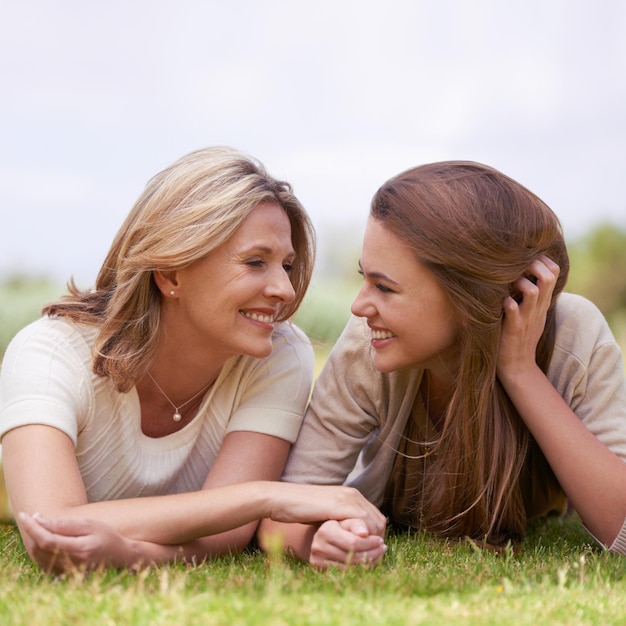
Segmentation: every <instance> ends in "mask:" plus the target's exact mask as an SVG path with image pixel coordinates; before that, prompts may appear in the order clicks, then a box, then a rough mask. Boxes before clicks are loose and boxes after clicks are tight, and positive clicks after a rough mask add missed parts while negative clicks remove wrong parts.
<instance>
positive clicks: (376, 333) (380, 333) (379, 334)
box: [372, 330, 395, 339]
mask: <svg viewBox="0 0 626 626" xmlns="http://www.w3.org/2000/svg"><path fill="white" fill-rule="evenodd" d="M392 337H395V335H394V334H393V333H392V332H391V331H389V330H373V331H372V339H391V338H392Z"/></svg>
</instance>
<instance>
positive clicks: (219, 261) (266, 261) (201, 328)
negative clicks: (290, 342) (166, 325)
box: [173, 202, 295, 359]
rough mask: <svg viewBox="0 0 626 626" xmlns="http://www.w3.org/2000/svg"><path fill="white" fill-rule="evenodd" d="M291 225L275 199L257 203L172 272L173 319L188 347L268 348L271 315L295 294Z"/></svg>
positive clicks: (253, 351)
mask: <svg viewBox="0 0 626 626" xmlns="http://www.w3.org/2000/svg"><path fill="white" fill-rule="evenodd" d="M294 258H295V252H294V249H293V245H292V241H291V224H290V222H289V218H288V217H287V214H286V213H285V210H284V209H283V208H282V207H281V206H280V205H278V204H276V203H270V202H268V203H263V204H260V205H258V206H257V207H256V208H255V209H254V210H253V211H252V212H251V213H250V215H249V216H248V217H247V218H246V219H245V220H244V221H243V222H242V224H241V226H240V227H239V228H238V229H237V230H236V231H235V233H234V234H233V235H232V237H230V239H228V240H227V241H226V242H225V243H223V244H222V245H220V246H219V247H217V248H216V249H215V250H213V251H212V252H210V253H209V254H208V255H207V256H206V257H204V258H203V259H201V260H199V261H196V262H195V263H193V264H191V265H190V266H188V267H186V268H184V269H181V270H178V271H177V272H176V281H177V287H176V292H177V301H176V302H175V303H173V304H174V307H175V309H176V312H175V320H176V324H177V325H178V328H179V329H181V328H182V329H184V331H183V332H184V333H185V334H186V336H187V337H186V339H187V341H188V342H189V343H188V345H191V346H200V345H202V346H204V347H205V348H206V349H207V350H209V353H210V354H212V355H214V356H215V357H216V358H218V359H219V358H222V359H224V358H229V357H231V356H235V355H239V354H247V355H249V356H254V357H264V356H267V355H269V354H270V353H271V350H272V342H271V336H272V332H273V330H274V326H275V318H276V316H277V315H278V313H279V312H280V310H281V308H282V307H283V306H284V305H285V304H286V303H288V302H291V301H292V300H293V299H294V297H295V291H294V288H293V286H292V284H291V279H290V274H291V267H292V264H293V261H294Z"/></svg>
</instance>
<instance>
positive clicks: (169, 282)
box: [152, 270, 178, 298]
mask: <svg viewBox="0 0 626 626" xmlns="http://www.w3.org/2000/svg"><path fill="white" fill-rule="evenodd" d="M152 276H153V277H154V282H155V283H156V286H157V287H158V288H159V291H160V292H161V293H162V294H163V295H164V296H165V297H166V298H173V297H175V296H176V295H177V293H178V275H177V273H176V270H155V271H154V272H152Z"/></svg>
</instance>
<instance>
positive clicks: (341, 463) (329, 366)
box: [283, 318, 381, 484]
mask: <svg viewBox="0 0 626 626" xmlns="http://www.w3.org/2000/svg"><path fill="white" fill-rule="evenodd" d="M380 387H381V383H380V374H379V373H377V372H376V370H375V368H374V365H373V363H372V359H371V357H370V355H369V340H368V338H367V337H366V335H365V329H364V327H363V322H362V320H360V319H357V318H352V319H351V320H350V322H349V323H348V325H347V326H346V328H345V329H344V331H343V333H342V335H341V336H340V337H339V339H338V341H337V343H336V344H335V346H334V348H333V349H332V351H331V353H330V355H329V357H328V359H327V361H326V364H325V366H324V369H323V371H322V373H321V374H320V375H319V377H318V379H317V381H316V383H315V387H314V391H313V395H312V398H311V402H310V404H309V407H308V409H307V412H306V415H305V418H304V421H303V424H302V429H301V430H300V434H299V435H298V439H297V441H296V443H295V445H294V447H293V448H292V450H291V453H290V455H289V459H288V461H287V466H286V468H285V472H284V474H283V479H284V480H286V481H289V482H297V483H315V484H342V483H343V482H344V481H345V479H346V477H347V476H348V474H349V473H350V471H351V470H352V469H353V467H354V465H355V462H356V459H357V457H358V455H359V453H360V451H361V450H362V449H363V447H364V446H365V445H366V443H367V442H368V440H369V439H370V437H371V435H372V433H373V432H374V431H375V430H376V429H377V427H378V425H379V422H378V414H379V410H378V408H377V403H378V397H379V396H380Z"/></svg>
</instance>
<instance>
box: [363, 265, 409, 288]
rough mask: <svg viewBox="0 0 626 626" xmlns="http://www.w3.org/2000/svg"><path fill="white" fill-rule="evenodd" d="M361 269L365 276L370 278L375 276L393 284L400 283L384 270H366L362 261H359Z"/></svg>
mask: <svg viewBox="0 0 626 626" xmlns="http://www.w3.org/2000/svg"><path fill="white" fill-rule="evenodd" d="M359 269H360V270H361V273H362V274H363V275H364V276H367V277H368V278H375V279H378V280H384V281H386V282H388V283H391V284H393V285H398V284H399V283H398V282H397V281H395V280H393V278H389V276H387V274H383V272H365V271H364V270H363V266H362V265H361V261H359Z"/></svg>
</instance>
